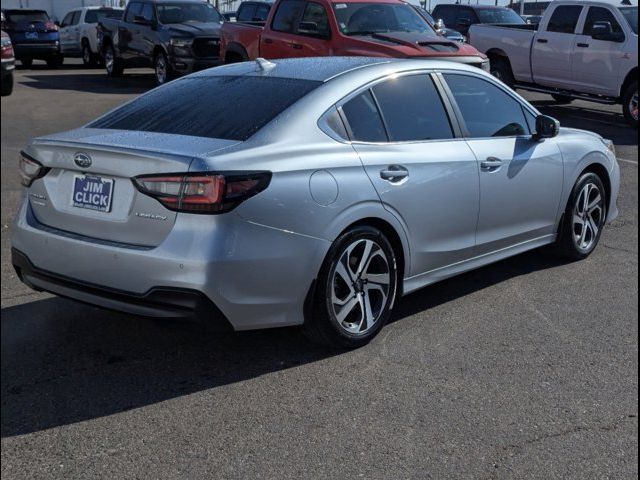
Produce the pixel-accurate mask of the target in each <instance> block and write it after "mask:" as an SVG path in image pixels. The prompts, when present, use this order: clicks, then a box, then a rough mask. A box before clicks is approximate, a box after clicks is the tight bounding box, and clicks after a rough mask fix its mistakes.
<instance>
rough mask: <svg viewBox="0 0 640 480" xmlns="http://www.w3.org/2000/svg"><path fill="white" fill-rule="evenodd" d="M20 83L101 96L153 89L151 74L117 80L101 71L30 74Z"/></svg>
mask: <svg viewBox="0 0 640 480" xmlns="http://www.w3.org/2000/svg"><path fill="white" fill-rule="evenodd" d="M23 78H24V80H22V81H21V82H20V83H21V84H22V85H25V86H27V87H32V88H39V89H43V90H73V91H77V92H87V93H102V94H111V93H119V94H138V93H144V92H146V91H148V90H151V89H152V88H154V87H155V86H156V85H155V80H154V76H153V75H152V74H135V73H132V74H125V75H124V76H123V77H119V78H109V77H107V75H106V73H104V72H103V71H102V70H96V72H95V73H84V72H83V73H81V74H80V73H79V74H75V73H60V74H51V73H47V74H43V75H38V74H32V73H25V74H24V76H23Z"/></svg>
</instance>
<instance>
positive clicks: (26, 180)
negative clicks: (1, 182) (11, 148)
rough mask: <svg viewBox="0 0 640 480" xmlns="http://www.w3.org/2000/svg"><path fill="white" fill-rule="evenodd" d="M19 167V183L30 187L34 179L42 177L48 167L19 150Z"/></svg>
mask: <svg viewBox="0 0 640 480" xmlns="http://www.w3.org/2000/svg"><path fill="white" fill-rule="evenodd" d="M18 162H19V165H18V166H19V169H20V183H22V185H24V186H25V187H30V186H31V184H32V183H33V181H34V180H36V179H38V178H42V177H44V176H45V175H46V174H47V172H48V171H49V170H50V168H47V167H45V166H43V165H42V164H41V163H40V162H38V161H37V160H36V159H35V158H33V157H31V156H29V155H27V154H26V153H24V152H20V159H19V160H18Z"/></svg>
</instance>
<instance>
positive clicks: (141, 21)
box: [133, 15, 153, 25]
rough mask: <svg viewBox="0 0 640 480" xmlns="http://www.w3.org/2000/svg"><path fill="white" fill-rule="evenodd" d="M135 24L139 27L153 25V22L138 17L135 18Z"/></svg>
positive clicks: (140, 16)
mask: <svg viewBox="0 0 640 480" xmlns="http://www.w3.org/2000/svg"><path fill="white" fill-rule="evenodd" d="M133 23H135V24H137V25H151V24H152V23H153V22H152V21H151V20H149V19H148V18H146V17H143V16H142V15H136V16H135V17H133Z"/></svg>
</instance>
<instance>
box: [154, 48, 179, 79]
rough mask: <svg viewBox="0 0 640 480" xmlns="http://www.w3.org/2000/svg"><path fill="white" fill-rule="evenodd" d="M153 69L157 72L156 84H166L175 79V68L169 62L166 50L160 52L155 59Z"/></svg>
mask: <svg viewBox="0 0 640 480" xmlns="http://www.w3.org/2000/svg"><path fill="white" fill-rule="evenodd" d="M153 69H154V71H155V73H156V84H157V85H164V84H165V83H167V82H169V81H171V80H172V79H173V76H174V74H173V69H172V68H171V65H170V64H169V60H168V59H167V55H166V54H165V53H164V52H158V53H157V54H156V56H155V58H154V59H153Z"/></svg>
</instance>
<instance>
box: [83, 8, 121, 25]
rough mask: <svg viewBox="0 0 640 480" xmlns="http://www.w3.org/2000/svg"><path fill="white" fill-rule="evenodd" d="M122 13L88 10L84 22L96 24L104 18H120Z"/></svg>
mask: <svg viewBox="0 0 640 480" xmlns="http://www.w3.org/2000/svg"><path fill="white" fill-rule="evenodd" d="M122 12H123V11H122V10H88V11H87V14H86V15H85V17H84V22H85V23H98V22H101V21H102V20H103V19H104V18H122Z"/></svg>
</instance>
